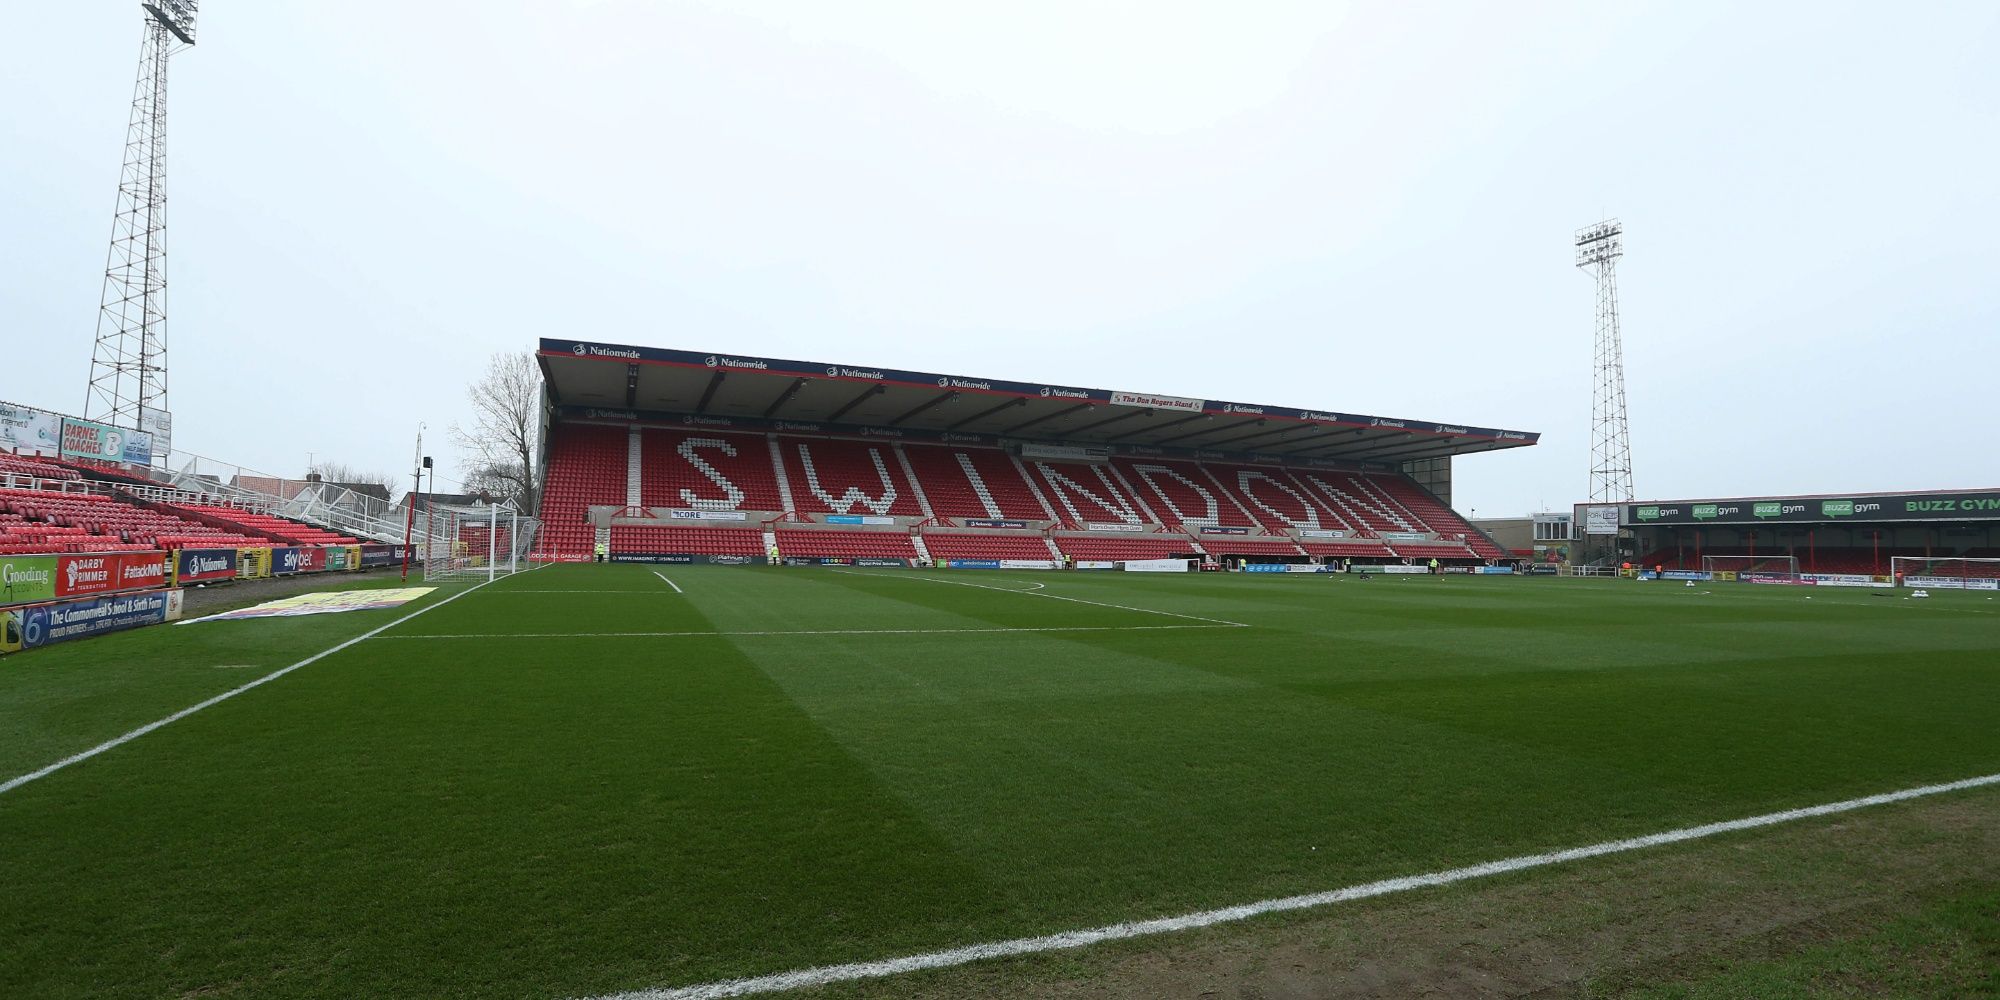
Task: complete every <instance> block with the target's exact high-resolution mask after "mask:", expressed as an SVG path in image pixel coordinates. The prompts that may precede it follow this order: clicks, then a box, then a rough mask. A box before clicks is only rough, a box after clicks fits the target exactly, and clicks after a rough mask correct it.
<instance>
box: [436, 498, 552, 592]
mask: <svg viewBox="0 0 2000 1000" xmlns="http://www.w3.org/2000/svg"><path fill="white" fill-rule="evenodd" d="M418 522H419V531H418V538H417V543H416V544H417V555H418V557H419V558H421V559H422V560H423V561H424V580H425V581H427V582H433V583H448V582H452V581H463V580H493V579H495V578H498V577H502V576H506V575H507V574H510V573H518V572H520V571H522V570H525V569H527V568H528V560H527V554H528V549H529V547H530V546H531V545H533V544H534V541H535V530H536V528H538V527H540V524H539V522H537V521H536V520H535V519H534V518H532V517H522V516H521V512H520V511H518V510H516V509H514V507H513V505H512V504H504V503H503V504H493V505H487V504H480V505H476V506H470V507H466V506H459V505H456V504H433V505H431V506H429V507H428V508H426V509H425V511H424V512H423V514H422V516H420V517H419V518H418Z"/></svg>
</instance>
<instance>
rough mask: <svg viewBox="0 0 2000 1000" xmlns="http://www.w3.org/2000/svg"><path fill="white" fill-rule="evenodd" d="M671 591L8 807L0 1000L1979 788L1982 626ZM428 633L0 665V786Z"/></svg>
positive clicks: (470, 632)
mask: <svg viewBox="0 0 2000 1000" xmlns="http://www.w3.org/2000/svg"><path fill="white" fill-rule="evenodd" d="M662 571H663V572H665V573H666V574H667V575H668V576H670V577H672V578H673V579H674V581H675V582H677V583H678V584H680V585H681V586H682V587H683V588H684V589H685V590H686V593H685V594H675V593H673V592H672V591H671V590H670V589H669V588H668V587H667V586H666V585H665V584H664V583H663V582H661V581H660V580H659V579H658V578H657V577H655V576H654V573H653V569H652V568H650V567H635V566H559V567H553V568H549V569H544V570H539V571H536V572H533V573H529V574H524V575H521V576H518V577H514V578H511V579H507V580H504V581H502V582H500V583H497V584H494V585H492V586H489V587H486V588H483V589H481V590H478V591H476V592H474V593H472V594H469V595H467V596H465V597H464V598H463V599H461V600H457V601H455V602H453V603H451V604H449V605H447V606H444V607H441V608H439V609H438V610H436V611H434V612H431V613H427V614H425V615H423V616H421V617H418V618H416V619H414V620H412V621H410V622H409V623H407V624H404V625H401V626H398V627H396V628H394V629H392V630H391V631H390V632H388V633H386V634H385V635H384V636H382V637H380V638H377V639H374V640H370V641H368V642H365V643H362V644H360V645H357V646H355V647H352V648H350V649H347V650H345V651H343V652H341V653H337V654H335V655H333V656H329V657H327V658H326V659H324V660H322V661H320V662H318V663H315V664H313V665H311V666H310V667H307V668H305V669H303V670H300V671H298V672H296V673H293V674H291V675H289V676H286V677H284V678H282V679H280V680H278V681H276V682H273V683H271V684H269V685H266V686H263V687H260V688H258V689H256V690H254V691H252V692H249V693H247V694H244V695H242V696H240V697H237V698H234V699H232V700H229V701H226V702H224V703H222V704H220V705H218V706H216V707H214V708H211V709H209V710H207V711H204V712H202V713H200V714H197V715H194V716H191V717H189V718H187V719H184V720H181V721H179V722H176V723H174V724H173V725H170V726H168V727H165V728H163V729H161V730H159V731H157V732H154V733H152V734H149V735H147V736H145V737H143V738H141V739H138V740H136V741H133V742H132V743H130V744H127V745H125V746H122V747H119V748H117V749H115V750H113V751H111V752H109V753H106V754H104V755H101V756H99V757H96V758H93V759H91V760H89V761H85V762H83V763H80V764H78V765H75V766H73V767H70V768H67V769H65V770H62V771H59V772H57V773H55V774H53V775H51V776H49V777H47V778H44V779H42V780H39V781H36V782H33V783H31V784H28V785H25V786H22V787H21V788H19V789H17V790H15V791H13V792H10V793H7V794H6V795H4V796H0V845H4V849H3V850H0V886H5V887H7V888H6V891H5V892H4V893H0V941H4V942H6V947H5V948H4V949H0V996H23V997H26V996H34V997H103V996H183V995H196V996H205V997H206V996H241V997H249V996H255V997H305V996H371V997H435V996H445V995H450V996H493V997H557V996H575V995H587V994H593V993H602V992H609V991H614V990H621V989H633V988H639V987H646V986H657V985H679V984H688V983H699V982H705V981H710V980H714V979H719V978H730V977H737V976H745V975H756V974H761V973H769V972H776V971H783V970H786V969H790V968H794V967H799V966H809V965H820V964H827V963H837V962H846V961H856V960H864V959H871V958H880V957H885V956H889V955H894V954H900V953H906V952H914V951H927V950H932V949H936V948H941V947H949V946H953V945H959V944H966V943H972V942H977V941H983V940H989V939H994V938H1002V937H1013V936H1019V935H1026V934H1037V933H1047V932H1051V931H1057V930H1064V929H1070V928H1075V927H1081V926H1090V925H1096V924H1102V923H1108V922H1115V921H1120V920H1127V919H1134V918H1144V917H1153V916H1160V915H1167V914H1172V913H1177V912H1183V911H1187V910H1194V909H1204V908H1210V907H1216V906H1223V905H1229V904H1233V903H1240V902H1248V901H1252V900H1256V899H1261V898H1265V897H1270V896H1279V895H1289V894H1294V893H1300V892H1309V891H1315V890H1321V889H1327V888H1335V887H1339V886H1344V885H1349V884H1353V883H1358V882H1365V881H1369V880H1372V879H1378V878H1383V877H1388V876H1395V875H1403V874H1412V873H1417V872H1424V871H1431V870H1435V869H1440V868H1448V867H1453V866H1456V865H1461V864H1466V863H1471V862H1477V861H1483V860H1490V859H1494V858H1499V857H1504V856H1507V855H1511V854H1518V853H1528V852H1535V851H1541V850H1546V849H1550V848H1556V847H1563V846H1572V845H1579V844H1585V843H1591V842H1595V841H1599V840H1604V839H1609V838H1615V837H1621V836H1630V835H1635V834H1641V833H1650V832H1654V831H1658V830H1662V829H1666V828H1669V827H1676V826H1682V825H1689V824H1694V823H1701V822H1707V821H1712V820H1718V819H1727V818H1734V817H1739V816H1745V815H1751V814H1756V813H1762V812H1768V811H1772V810H1776V809H1782V808H1786V807H1791V806H1799V805H1808V804H1813V803H1817V802H1823V801H1828V800H1832V799H1839V798H1846V797H1851V796H1855V795H1862V794H1868V793H1872V792H1879V791H1888V790H1893V789H1897V788H1903V787H1908V786H1912V785H1918V784H1926V783H1931V782H1938V781H1947V780H1952V779H1957V778H1963V777H1969V776H1973V775H1982V774H1989V773H1993V772H1996V771H2000V725H1996V717H1995V712H1994V709H1993V706H1994V705H1996V704H2000V671H1996V670H1995V669H1993V665H1994V663H1995V662H1996V654H2000V615H1997V614H1994V613H1993V612H1994V611H1995V610H1996V609H2000V602H1990V601H1987V600H1985V599H1984V598H1983V597H1982V596H1978V595H1956V594H1947V595H1941V596H1939V597H1938V598H1935V599H1933V600H1931V601H1929V602H1915V601H1906V600H1901V599H1885V598H1880V597H1871V596H1870V595H1869V593H1868V592H1865V591H1840V590H1830V591H1818V592H1814V593H1812V594H1811V595H1810V596H1811V597H1812V600H1810V601H1808V600H1806V597H1807V596H1808V595H1807V594H1803V593H1798V592H1796V591H1795V590H1794V589H1793V588H1775V587H1774V588H1759V587H1750V586H1729V585H1714V586H1704V587H1698V588H1692V589H1690V588H1682V587H1679V586H1678V585H1667V584H1636V583H1631V582H1625V581H1617V582H1612V581H1572V580H1549V579H1519V580H1517V579H1499V578H1485V579H1479V578H1442V579H1430V578H1400V579H1399V578H1384V579H1376V580H1370V581H1366V582H1362V581H1358V580H1355V579H1351V578H1321V577H1284V576H1268V577H1260V576H1244V575H1232V576H1227V577H1222V576H1199V577H1181V576H1176V577H1148V576H1132V575H1124V574H1080V573H1072V574H1048V573H1026V574H1001V573H966V572H952V573H949V574H947V573H944V572H927V573H910V572H902V571H893V570H881V571H857V572H834V571H830V570H824V569H789V570H771V569H761V568H760V569H749V568H690V567H674V568H670V569H664V570H662ZM923 577H931V578H936V579H948V580H955V581H961V582H965V583H978V584H983V585H986V586H987V587H996V588H1002V590H1000V591H996V590H993V589H982V588H975V587H964V586H953V585H949V584H941V583H938V582H932V580H928V579H923ZM1035 584H1044V585H1045V586H1046V589H1045V590H1044V591H1043V592H1042V593H1044V594H1048V595H1058V596H1063V597H1074V598H1080V599H1083V600H1088V601H1096V602H1101V603H1103V604H1114V605H1124V606H1126V607H1127V608H1132V609H1153V610H1158V611H1166V612H1174V613H1178V614H1185V615H1196V616H1201V617H1204V618H1217V619H1225V620H1228V621H1231V622H1238V623H1243V624H1244V625H1246V626H1248V627H1241V628H1236V627H1214V628H1185V629H1171V630H1163V629H1155V628H1147V629H1136V628H1132V627H1133V626H1160V625H1200V624H1203V623H1201V622H1194V621H1189V620H1186V619H1177V618H1170V617H1164V616H1161V615H1156V614H1150V613H1147V612H1146V611H1140V610H1122V609H1118V608H1109V607H1103V606H1098V605H1092V604H1081V603H1073V602H1066V601H1058V600H1050V599H1048V598H1047V597H1044V596H1033V595H1028V594H1016V593H1007V592H1003V591H1004V590H1005V589H1011V588H1028V587H1031V586H1033V585H1035ZM1803 589H1804V588H1798V590H1803ZM547 591H557V592H547ZM451 592H452V591H451V590H449V589H448V590H446V591H441V592H440V593H438V594H435V595H432V597H430V598H428V599H426V602H420V603H418V604H413V605H410V606H408V607H406V608H404V609H400V610H396V611H383V612H364V613H355V614H348V615H329V616H321V617H316V618H301V619H278V620H267V621H246V622H217V623H204V624H199V625H189V626H175V627H168V628H157V629H150V630H143V631H139V632H132V633H125V634H121V635H117V636H112V637H107V638H104V639H99V640H94V641H91V642H85V643H77V644H73V645H68V646H58V647H51V648H49V649H47V650H40V651H35V652H32V653H28V654H24V655H20V656H15V657H10V658H8V659H5V660H0V779H4V778H7V777H12V776H14V775H16V774H21V773H25V772H28V771H31V770H34V769H35V768H38V767H41V766H43V765H45V764H48V763H50V762H51V761H54V760H56V759H59V758H61V757H63V756H66V755H68V754H71V753H75V752H78V751H80V750H83V749H86V748H88V747H90V746H92V745H95V744H96V743H98V742H100V741H102V740H104V739H106V738H109V737H111V736H115V735H117V734H119V733H121V732H124V731H126V730H128V729H130V728H131V727H133V726H136V725H139V724H143V723H145V722H148V721H151V720H153V719H157V718H159V717H161V716H164V715H166V714H168V713H170V712H173V711H176V710H178V709H181V708H184V707H186V706H187V705H189V704H192V703H193V702H195V701H199V700H200V699H202V698H204V697H208V696H209V695H212V694H215V693H217V692H219V691H222V690H226V689H228V688H230V687H233V686H235V685H237V684H241V683H243V682H244V681H247V680H250V679H252V678H254V677H256V676H260V675H261V674H262V673H264V672H267V671H268V670H269V669H275V668H276V667H280V666H284V665H286V664H288V663H291V662H295V661H296V660H298V659H301V658H303V657H305V656H309V655H311V654H313V653H315V652H318V651H320V650H322V649H325V648H327V647H329V646H332V645H334V644H336V643H338V642H340V641H342V640H344V639H346V638H350V637H352V636H354V635H358V634H360V633H361V632H364V631H366V630H368V629H370V628H373V627H375V626H377V625H379V624H382V623H384V622H388V621H392V620H394V619H395V618H397V617H400V616H402V615H405V614H408V613H409V611H410V610H412V609H414V608H417V607H422V606H425V603H435V602H437V601H438V600H440V599H442V598H443V597H445V596H447V595H448V594H449V593H451ZM1057 628H1074V629H1094V630H1097V631H1033V632H1030V631H982V632H965V633H962V634H956V635H954V634H949V633H945V632H940V633H925V632H918V631H911V632H904V633H900V634H815V635H772V634H763V635H752V634H748V633H753V632H773V631H802V630H822V631H824V630H884V629H899V630H930V629H936V630H959V629H987V630H992V629H1057ZM629 632H695V633H725V634H722V635H687V636H673V637H657V636H631V635H619V636H612V635H600V634H599V633H629ZM417 636H431V637H436V636H477V637H474V638H413V637H417ZM398 637H400V638H398ZM246 664H247V665H254V666H255V667H256V668H258V669H241V668H240V667H238V668H231V669H218V667H222V666H230V665H246Z"/></svg>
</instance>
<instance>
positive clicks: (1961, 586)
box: [1889, 556, 2000, 590]
mask: <svg viewBox="0 0 2000 1000" xmlns="http://www.w3.org/2000/svg"><path fill="white" fill-rule="evenodd" d="M1889 572H1890V573H1892V574H1894V579H1895V581H1896V582H1897V583H1898V584H1900V585H1902V586H1905V587H1924V588H1926V589H1939V590H2000V559H1964V558H1958V559H1931V558H1927V557H1925V556H1891V557H1889Z"/></svg>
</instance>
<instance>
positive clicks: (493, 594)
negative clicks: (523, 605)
mask: <svg viewBox="0 0 2000 1000" xmlns="http://www.w3.org/2000/svg"><path fill="white" fill-rule="evenodd" d="M503 594H651V595H653V596H654V597H658V596H660V592H659V591H657V590H493V591H488V592H487V594H486V596H488V597H498V596H501V595H503Z"/></svg>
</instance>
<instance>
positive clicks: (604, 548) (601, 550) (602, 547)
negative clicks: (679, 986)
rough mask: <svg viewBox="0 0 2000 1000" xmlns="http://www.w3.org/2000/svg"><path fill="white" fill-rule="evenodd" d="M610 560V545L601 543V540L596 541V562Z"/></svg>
mask: <svg viewBox="0 0 2000 1000" xmlns="http://www.w3.org/2000/svg"><path fill="white" fill-rule="evenodd" d="M610 560H611V546H609V545H607V544H605V543H603V542H598V543H597V561H598V562H609V561H610Z"/></svg>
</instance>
